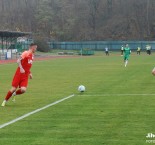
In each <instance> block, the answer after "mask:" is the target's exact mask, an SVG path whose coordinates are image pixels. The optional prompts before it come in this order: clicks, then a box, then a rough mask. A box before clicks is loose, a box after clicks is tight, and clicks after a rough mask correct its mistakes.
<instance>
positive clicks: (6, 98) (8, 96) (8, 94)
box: [5, 91, 13, 101]
mask: <svg viewBox="0 0 155 145" xmlns="http://www.w3.org/2000/svg"><path fill="white" fill-rule="evenodd" d="M12 94H13V93H12V92H11V91H8V93H7V95H6V97H5V100H6V101H8V100H9V99H10V97H11V96H12Z"/></svg>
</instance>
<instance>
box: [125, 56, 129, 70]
mask: <svg viewBox="0 0 155 145" xmlns="http://www.w3.org/2000/svg"><path fill="white" fill-rule="evenodd" d="M128 60H129V55H127V56H126V60H125V67H126V66H127V64H128Z"/></svg>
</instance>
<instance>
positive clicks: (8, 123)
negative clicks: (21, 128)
mask: <svg viewBox="0 0 155 145" xmlns="http://www.w3.org/2000/svg"><path fill="white" fill-rule="evenodd" d="M72 97H74V94H72V95H70V96H68V97H65V98H63V99H60V100H58V101H55V102H53V103H51V104H49V105H46V106H44V107H42V108H39V109H37V110H34V111H32V112H29V113H27V114H25V115H23V116H21V117H18V118H16V119H14V120H12V121H9V122H7V123H4V124H2V125H0V129H1V128H4V127H6V126H8V125H10V124H13V123H15V122H17V121H19V120H22V119H24V118H26V117H28V116H30V115H32V114H35V113H37V112H40V111H42V110H44V109H46V108H49V107H51V106H53V105H56V104H58V103H60V102H63V101H65V100H67V99H70V98H72Z"/></svg>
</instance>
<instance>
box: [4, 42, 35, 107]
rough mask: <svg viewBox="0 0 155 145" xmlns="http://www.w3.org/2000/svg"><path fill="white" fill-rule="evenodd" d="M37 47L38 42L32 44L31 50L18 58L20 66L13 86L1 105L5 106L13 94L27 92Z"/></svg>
mask: <svg viewBox="0 0 155 145" xmlns="http://www.w3.org/2000/svg"><path fill="white" fill-rule="evenodd" d="M36 49H37V45H36V44H34V43H32V44H30V47H29V50H28V51H24V52H23V53H22V55H21V57H20V58H19V59H18V60H17V63H18V68H17V70H16V73H15V75H14V78H13V80H12V88H11V89H10V90H9V91H8V93H7V95H6V97H5V99H4V101H3V103H2V105H1V106H5V105H6V102H7V101H8V100H9V99H10V98H11V97H12V96H15V95H20V94H23V93H25V92H26V88H27V85H28V78H30V79H32V73H31V72H30V69H31V66H32V63H33V57H34V53H35V51H36ZM17 88H18V89H17Z"/></svg>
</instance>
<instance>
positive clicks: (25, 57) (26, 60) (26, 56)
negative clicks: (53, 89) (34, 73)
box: [18, 51, 34, 74]
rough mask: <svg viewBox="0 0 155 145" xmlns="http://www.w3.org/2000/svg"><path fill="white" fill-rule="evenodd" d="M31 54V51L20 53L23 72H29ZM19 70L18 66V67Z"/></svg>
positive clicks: (31, 59)
mask: <svg viewBox="0 0 155 145" xmlns="http://www.w3.org/2000/svg"><path fill="white" fill-rule="evenodd" d="M33 56H34V55H33V54H32V52H31V51H24V52H23V53H22V55H21V58H22V60H21V65H22V67H23V69H24V70H25V74H29V73H30V69H31V66H32V63H33ZM18 69H19V71H20V68H19V67H18Z"/></svg>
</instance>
